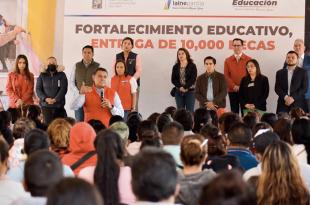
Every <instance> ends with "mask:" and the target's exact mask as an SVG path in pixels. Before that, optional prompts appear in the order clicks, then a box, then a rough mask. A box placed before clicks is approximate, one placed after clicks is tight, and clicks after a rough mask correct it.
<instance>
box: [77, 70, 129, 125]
mask: <svg viewBox="0 0 310 205" xmlns="http://www.w3.org/2000/svg"><path fill="white" fill-rule="evenodd" d="M92 78H93V81H94V84H93V86H92V87H91V91H90V92H85V93H79V94H77V95H75V96H74V97H73V101H72V103H71V109H73V110H77V109H78V108H81V107H83V110H84V117H85V118H84V121H86V122H88V121H89V120H91V119H96V120H100V121H101V122H102V123H103V124H104V125H105V126H106V127H109V120H110V118H111V116H112V115H119V116H121V117H124V109H123V106H122V103H121V100H120V98H119V96H118V94H117V93H116V92H115V90H113V89H111V88H109V87H108V86H107V85H106V83H107V78H108V72H107V70H106V69H104V68H100V67H99V68H97V69H96V70H95V72H94V73H93V75H92Z"/></svg>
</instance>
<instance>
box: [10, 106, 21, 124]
mask: <svg viewBox="0 0 310 205" xmlns="http://www.w3.org/2000/svg"><path fill="white" fill-rule="evenodd" d="M8 112H9V113H10V114H11V116H12V124H13V125H14V124H15V122H16V121H17V120H18V119H19V118H21V117H22V114H21V111H20V109H17V108H11V107H10V108H9V109H8Z"/></svg>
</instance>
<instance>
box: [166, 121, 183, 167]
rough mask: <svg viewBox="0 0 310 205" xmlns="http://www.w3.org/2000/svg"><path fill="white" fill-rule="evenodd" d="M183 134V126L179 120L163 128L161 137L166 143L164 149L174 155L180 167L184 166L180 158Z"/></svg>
mask: <svg viewBox="0 0 310 205" xmlns="http://www.w3.org/2000/svg"><path fill="white" fill-rule="evenodd" d="M183 136H184V129H183V126H182V125H181V124H180V123H178V122H171V123H169V124H168V125H166V126H165V127H164V128H163V131H162V133H161V139H162V141H163V145H164V147H163V149H164V150H165V151H167V152H168V153H170V154H171V155H172V156H173V158H174V160H175V162H176V164H177V167H179V168H183V164H182V161H181V159H180V152H181V147H180V144H181V140H182V138H183Z"/></svg>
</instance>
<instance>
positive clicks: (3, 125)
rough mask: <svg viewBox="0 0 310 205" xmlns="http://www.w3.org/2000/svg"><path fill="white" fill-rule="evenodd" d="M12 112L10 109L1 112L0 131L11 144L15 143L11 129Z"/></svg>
mask: <svg viewBox="0 0 310 205" xmlns="http://www.w3.org/2000/svg"><path fill="white" fill-rule="evenodd" d="M11 121H12V117H11V113H10V112H8V111H1V112H0V133H1V134H2V135H3V137H4V139H5V140H6V142H7V143H8V144H9V146H12V145H13V143H14V138H13V133H12V131H11V129H10V126H11Z"/></svg>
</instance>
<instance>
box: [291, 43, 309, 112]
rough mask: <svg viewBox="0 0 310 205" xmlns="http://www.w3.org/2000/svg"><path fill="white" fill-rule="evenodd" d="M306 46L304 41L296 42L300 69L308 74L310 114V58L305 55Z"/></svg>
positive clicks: (307, 100) (307, 98) (295, 47)
mask: <svg viewBox="0 0 310 205" xmlns="http://www.w3.org/2000/svg"><path fill="white" fill-rule="evenodd" d="M305 49H306V48H305V44H304V41H303V40H302V39H296V40H295V42H294V51H295V52H296V53H298V56H299V58H298V67H301V68H304V69H305V70H306V71H307V73H308V76H309V77H308V90H307V92H306V103H307V110H306V111H307V112H310V86H309V85H310V56H307V55H305Z"/></svg>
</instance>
